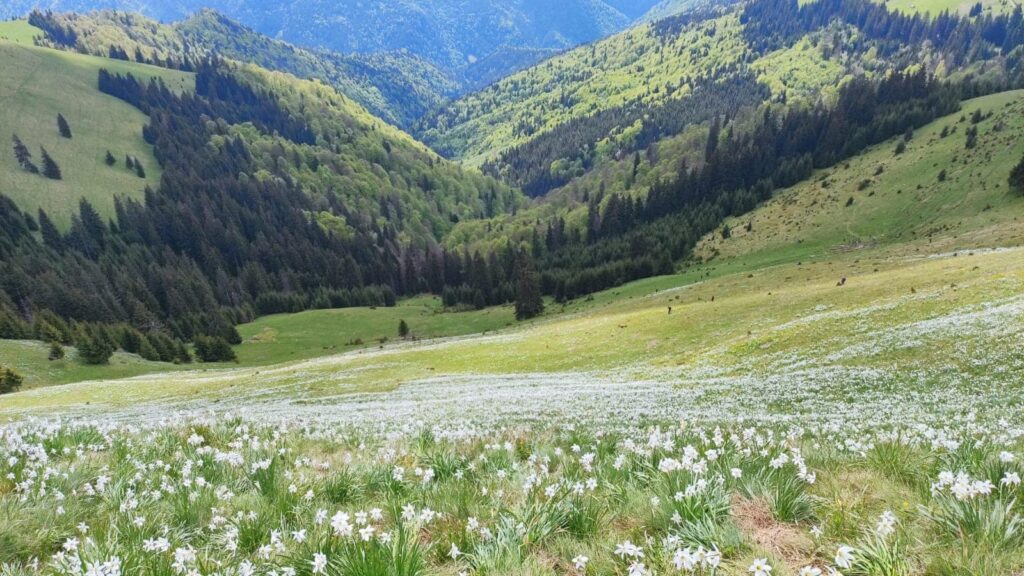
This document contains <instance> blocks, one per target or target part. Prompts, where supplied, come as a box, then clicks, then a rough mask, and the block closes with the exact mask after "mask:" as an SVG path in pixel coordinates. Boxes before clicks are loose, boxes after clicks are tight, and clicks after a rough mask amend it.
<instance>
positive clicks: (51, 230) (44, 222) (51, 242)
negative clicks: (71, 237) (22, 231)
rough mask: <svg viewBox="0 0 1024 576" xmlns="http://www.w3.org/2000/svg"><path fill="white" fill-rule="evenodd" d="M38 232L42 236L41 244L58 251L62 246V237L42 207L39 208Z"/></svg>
mask: <svg viewBox="0 0 1024 576" xmlns="http://www.w3.org/2000/svg"><path fill="white" fill-rule="evenodd" d="M39 232H40V233H41V234H42V236H43V244H46V245H47V246H49V247H50V248H53V249H54V250H58V251H59V250H61V249H62V248H63V247H64V238H63V237H62V236H61V234H60V232H59V231H58V230H57V227H56V226H54V225H53V220H50V216H49V215H48V214H47V213H46V211H44V210H43V209H42V208H40V209H39Z"/></svg>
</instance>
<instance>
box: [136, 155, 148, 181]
mask: <svg viewBox="0 0 1024 576" xmlns="http://www.w3.org/2000/svg"><path fill="white" fill-rule="evenodd" d="M135 175H136V176H138V177H139V178H145V177H146V170H145V169H144V168H143V167H142V162H140V161H139V159H138V158H136V159H135Z"/></svg>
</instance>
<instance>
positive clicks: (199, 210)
mask: <svg viewBox="0 0 1024 576" xmlns="http://www.w3.org/2000/svg"><path fill="white" fill-rule="evenodd" d="M18 26H20V24H19V25H18ZM6 27H7V26H6V25H5V26H0V37H3V36H7V37H12V36H13V34H5V33H4V30H5V28H6ZM19 31H20V32H24V30H21V29H19ZM24 36H25V34H19V37H20V38H21V39H24ZM0 50H2V54H3V56H4V62H5V64H7V65H9V67H10V70H7V68H5V71H7V72H8V73H9V74H13V75H15V76H14V79H17V80H18V82H16V83H12V82H5V83H4V86H5V87H6V88H5V91H6V93H5V94H4V96H5V101H7V102H9V103H13V105H12V106H8V107H5V113H4V114H2V115H0V130H2V132H3V133H6V134H12V133H13V134H17V136H18V140H17V141H14V142H13V143H14V146H11V147H7V148H6V149H7V150H8V152H7V153H6V154H5V158H4V161H3V172H2V175H0V177H2V179H0V186H2V188H0V278H2V281H0V336H2V337H4V338H11V337H14V338H25V337H35V338H40V339H44V340H55V341H59V342H64V343H67V344H70V343H75V344H77V345H78V348H79V353H80V354H82V356H83V357H85V358H94V359H95V360H96V361H98V362H103V361H105V358H106V357H107V356H109V352H110V351H112V350H114V349H117V348H120V349H123V350H125V351H128V352H132V353H138V354H141V355H142V356H143V357H144V358H146V359H149V360H163V361H172V360H177V361H184V360H186V359H187V358H188V355H187V353H184V352H183V348H182V344H181V342H183V341H193V340H195V339H196V338H200V340H201V339H202V338H205V337H207V336H209V337H214V338H218V339H222V340H223V341H225V342H231V341H235V342H237V334H236V333H235V332H234V328H233V326H234V324H237V323H238V322H239V321H241V320H243V319H245V318H246V317H254V316H255V315H262V314H267V313H274V312H285V311H294V310H299V309H305V308H310V307H339V306H340V307H344V306H350V305H356V304H358V305H387V304H393V303H394V295H395V294H402V293H406V292H408V293H410V294H411V293H419V292H422V291H425V290H435V291H438V292H439V291H440V290H441V288H442V286H441V285H439V284H436V283H434V281H435V277H432V276H429V275H420V274H419V273H418V272H417V271H418V270H419V269H420V267H424V266H425V265H426V264H425V263H431V264H432V265H436V266H437V267H443V266H445V265H448V266H455V265H456V264H455V263H456V262H458V264H457V265H458V266H462V263H461V259H459V257H458V256H454V255H448V254H446V253H445V252H443V251H442V250H441V249H440V248H439V247H438V245H439V243H440V242H441V241H442V240H443V238H444V236H445V235H446V234H447V232H448V231H449V230H450V229H451V228H452V227H453V226H454V225H455V223H457V222H459V221H460V220H463V219H478V218H483V217H490V216H494V215H496V214H497V213H498V212H500V211H506V210H514V209H515V208H516V206H517V204H518V203H519V201H520V197H519V195H518V194H517V193H516V192H515V191H513V190H511V189H510V188H508V187H507V186H504V185H501V184H499V183H498V182H496V181H494V180H492V179H490V178H488V177H486V176H483V175H481V174H479V173H477V172H472V171H466V170H463V169H461V168H460V167H459V166H457V165H455V164H453V163H451V162H448V161H445V160H443V159H441V158H440V157H438V156H437V155H436V154H435V153H433V152H432V151H430V150H429V149H428V148H426V147H425V146H423V145H422V144H420V143H418V142H416V141H415V140H413V139H412V138H411V137H409V136H408V135H407V134H405V133H403V132H401V131H400V130H399V129H397V128H394V127H393V126H391V125H389V124H387V123H385V122H383V121H382V120H380V119H379V118H376V117H374V116H373V115H371V114H370V113H369V112H367V111H366V110H365V109H364V108H362V107H361V106H360V105H358V104H357V103H355V102H354V101H352V100H350V99H348V98H347V97H345V96H344V95H342V94H341V93H339V92H337V91H336V90H334V89H333V88H331V87H329V86H327V85H325V84H323V83H320V82H314V81H307V80H301V79H298V78H296V77H294V76H291V75H288V74H285V73H282V72H276V71H269V70H266V69H264V68H261V67H258V66H255V65H252V64H240V63H236V62H229V61H225V60H220V59H217V58H206V57H203V58H198V57H197V58H195V59H194V60H192V61H190V62H188V65H187V66H185V65H182V66H180V68H182V69H180V70H178V69H175V70H170V69H166V68H160V67H155V66H152V65H146V64H141V63H134V62H125V61H123V60H120V59H118V58H100V57H94V56H85V55H80V54H72V53H66V52H59V51H55V50H52V49H49V48H42V47H36V46H31V45H26V44H19V43H15V42H10V41H7V40H0ZM163 64H165V65H166V64H167V62H166V61H164V62H163ZM179 64H184V63H179ZM8 79H9V80H10V79H11V78H10V77H8ZM58 114H60V115H61V117H62V118H64V119H65V121H66V122H67V124H68V125H69V126H70V133H69V135H70V138H66V137H62V136H60V135H59V132H60V129H59V127H58V126H59V122H58V119H57V115H58ZM22 143H23V144H24V145H25V146H26V149H27V152H28V153H29V154H31V157H29V158H22V157H21V156H20V152H19V149H18V146H19V144H22ZM40 146H43V147H45V148H46V149H47V150H48V152H49V153H50V155H51V156H50V157H51V158H52V160H53V161H54V162H55V164H56V165H59V166H60V167H61V168H62V170H61V172H62V174H61V176H60V178H59V179H56V178H51V177H47V176H44V175H43V172H46V171H47V170H46V168H45V165H44V159H45V158H46V157H47V156H46V155H44V154H43V152H42V148H40ZM12 148H13V149H12ZM107 151H111V152H113V153H116V154H117V155H116V156H114V155H111V156H110V157H109V158H108V157H107ZM51 211H52V212H53V216H52V217H51V216H50V212H51ZM501 297H502V298H505V297H506V296H501ZM495 298H497V295H495ZM314 302H319V304H315V303H314ZM83 350H91V351H92V353H93V354H92V355H89V354H86V353H83ZM104 352H106V353H104Z"/></svg>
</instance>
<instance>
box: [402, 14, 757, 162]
mask: <svg viewBox="0 0 1024 576" xmlns="http://www.w3.org/2000/svg"><path fill="white" fill-rule="evenodd" d="M741 32H742V28H741V26H740V24H739V21H738V19H737V18H736V16H735V15H732V16H727V17H723V18H720V19H717V20H710V21H705V22H701V23H698V24H696V25H694V26H692V27H690V28H688V29H686V30H685V31H684V32H682V33H681V34H678V35H672V36H670V37H669V36H664V37H663V36H659V34H658V33H657V31H656V29H655V28H654V27H653V26H652V25H649V24H645V25H641V26H637V27H634V28H631V29H630V30H627V31H625V32H622V33H620V34H617V35H615V36H612V37H611V38H608V39H605V40H602V41H600V42H597V43H595V44H592V45H589V46H584V47H581V48H577V49H575V50H572V51H570V52H568V53H566V54H563V55H560V56H556V57H554V58H551V59H549V60H547V61H545V62H543V63H541V64H539V65H537V66H535V67H533V68H529V69H527V70H524V71H522V72H519V73H517V74H514V75H512V76H509V77H507V78H505V79H503V80H501V81H499V82H497V83H495V84H494V85H492V86H489V87H487V88H486V89H484V90H482V91H480V92H477V93H475V94H472V95H469V96H467V97H465V98H463V99H460V100H458V101H456V102H454V103H452V104H450V105H448V106H446V107H445V108H444V109H443V110H442V111H440V112H439V113H438V114H437V115H436V116H433V117H428V118H427V119H425V120H424V121H423V122H421V125H420V127H419V132H417V133H418V134H420V135H421V136H422V138H423V139H424V140H425V141H426V142H427V143H428V144H431V145H433V146H436V147H437V148H438V149H440V150H442V151H444V152H445V153H448V154H451V155H453V156H454V157H457V158H461V159H463V160H464V161H465V162H466V163H468V164H481V163H482V162H484V161H485V160H488V159H493V158H494V156H495V155H496V154H497V153H499V152H501V151H503V150H506V149H508V148H510V147H512V146H515V145H519V144H523V143H524V142H527V141H529V140H531V139H533V138H535V137H537V136H538V135H541V134H543V133H545V132H548V131H550V130H551V129H553V128H554V127H556V126H558V125H560V124H563V123H565V122H567V121H568V120H570V119H573V118H579V117H583V116H587V115H592V114H594V113H596V112H600V111H602V110H608V109H612V108H615V107H619V106H623V105H625V104H627V103H631V102H634V101H638V102H641V103H643V104H646V105H651V104H655V103H658V102H661V101H663V100H666V99H669V98H680V97H682V96H684V95H685V94H686V93H687V92H688V90H689V82H688V79H691V78H697V77H701V76H704V75H708V74H711V73H712V71H714V70H715V69H717V68H721V67H728V66H732V65H736V64H737V63H739V62H742V61H743V60H744V59H745V55H746V48H745V47H744V43H743V39H742V36H741Z"/></svg>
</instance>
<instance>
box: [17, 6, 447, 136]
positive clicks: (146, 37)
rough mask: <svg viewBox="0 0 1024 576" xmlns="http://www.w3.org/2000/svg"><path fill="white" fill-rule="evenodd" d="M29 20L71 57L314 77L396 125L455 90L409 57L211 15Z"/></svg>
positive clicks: (110, 14) (38, 16)
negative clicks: (294, 40)
mask: <svg viewBox="0 0 1024 576" xmlns="http://www.w3.org/2000/svg"><path fill="white" fill-rule="evenodd" d="M30 18H31V19H32V21H33V22H38V23H39V24H40V25H41V26H44V28H45V29H46V30H47V31H49V32H51V33H50V34H48V35H46V38H45V40H44V42H45V43H46V44H48V45H52V46H54V47H58V48H62V49H67V50H71V51H76V52H82V53H86V54H93V55H99V56H107V55H109V54H111V53H112V52H111V51H112V50H113V51H123V56H124V57H126V58H128V59H131V60H139V59H140V58H141V59H142V60H144V61H146V62H154V63H157V62H159V63H167V62H171V63H174V64H173V66H172V67H177V66H181V65H182V63H183V62H185V61H186V60H187V59H189V58H191V59H192V60H193V61H194V60H195V58H198V57H201V56H203V55H210V54H216V55H217V56H219V57H222V58H230V59H233V60H238V61H240V62H247V63H252V64H256V65H259V66H262V67H264V68H267V69H269V70H280V71H282V72H288V73H290V74H293V75H295V76H298V77H300V78H317V79H319V80H321V81H323V82H325V83H327V84H330V85H331V86H333V87H334V88H336V89H337V90H339V91H340V92H342V93H343V94H345V95H346V96H348V97H350V98H352V99H353V100H355V101H356V102H359V103H360V104H361V105H362V106H364V107H365V108H367V109H368V110H370V112H372V113H373V114H374V115H376V116H378V117H380V118H382V119H383V120H386V121H388V122H390V123H392V124H395V125H399V126H407V125H409V124H411V123H412V122H413V121H414V120H415V119H417V118H419V117H420V116H421V115H423V114H424V113H425V112H427V111H428V110H430V109H432V108H434V107H436V106H438V105H440V104H441V102H442V101H443V100H445V99H446V98H448V97H450V96H452V95H454V94H455V93H456V91H457V90H458V83H457V82H456V81H455V80H454V79H453V78H452V77H451V76H450V75H448V74H445V73H443V72H441V71H440V70H438V69H437V68H436V67H435V66H434V65H433V64H430V63H429V62H427V61H426V60H423V59H421V58H418V57H416V56H414V55H412V54H408V53H380V54H340V53H336V52H329V51H326V50H313V49H306V48H301V47H297V46H293V45H291V44H288V43H286V42H282V41H280V40H277V39H274V38H271V37H269V36H265V35H263V34H260V33H258V32H256V31H254V30H252V29H250V28H247V27H245V26H243V25H241V24H239V23H238V22H235V21H233V20H231V19H229V18H227V17H225V16H224V15H223V14H221V13H219V12H216V11H214V10H201V11H199V12H197V13H196V14H193V15H191V16H190V17H188V18H186V19H183V20H180V21H177V22H172V23H162V22H158V21H156V20H152V19H150V18H146V17H145V16H142V15H139V14H135V13H125V12H115V11H111V10H100V11H95V12H89V13H86V14H79V13H41V12H35V13H33V14H32V15H31V17H30ZM62 30H71V31H73V34H74V39H73V41H71V40H69V39H67V38H65V37H64V36H62V35H61V32H59V31H62Z"/></svg>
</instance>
